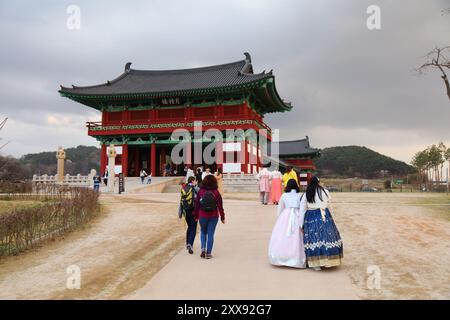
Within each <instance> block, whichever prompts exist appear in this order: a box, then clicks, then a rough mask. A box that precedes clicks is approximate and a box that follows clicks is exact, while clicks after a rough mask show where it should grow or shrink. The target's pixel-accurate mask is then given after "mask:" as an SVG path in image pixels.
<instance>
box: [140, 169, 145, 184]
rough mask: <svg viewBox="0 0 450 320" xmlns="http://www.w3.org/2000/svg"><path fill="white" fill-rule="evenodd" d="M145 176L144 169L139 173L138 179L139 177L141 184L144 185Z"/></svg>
mask: <svg viewBox="0 0 450 320" xmlns="http://www.w3.org/2000/svg"><path fill="white" fill-rule="evenodd" d="M146 176H147V172H145V170H144V169H142V170H141V172H140V173H139V177H141V184H144V180H145V177H146Z"/></svg>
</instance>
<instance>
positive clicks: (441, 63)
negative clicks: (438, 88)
mask: <svg viewBox="0 0 450 320" xmlns="http://www.w3.org/2000/svg"><path fill="white" fill-rule="evenodd" d="M446 53H450V46H446V47H442V48H438V47H436V48H434V49H433V50H432V51H430V52H429V53H428V54H426V55H425V56H424V58H426V59H427V60H428V61H427V62H426V63H424V64H422V65H421V66H420V67H419V68H417V71H418V72H419V73H423V72H424V71H425V70H426V69H438V70H439V71H440V72H441V78H442V80H443V81H444V84H445V89H446V91H447V97H448V99H449V100H450V83H449V80H448V77H447V73H446V69H449V70H450V60H449V59H448V58H447V56H446Z"/></svg>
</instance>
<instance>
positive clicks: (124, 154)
mask: <svg viewBox="0 0 450 320" xmlns="http://www.w3.org/2000/svg"><path fill="white" fill-rule="evenodd" d="M121 164H122V173H123V176H124V177H128V144H123V145H122V163H121Z"/></svg>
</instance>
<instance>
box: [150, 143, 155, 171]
mask: <svg viewBox="0 0 450 320" xmlns="http://www.w3.org/2000/svg"><path fill="white" fill-rule="evenodd" d="M150 171H151V172H152V175H153V176H155V175H156V143H154V142H153V143H152V144H151V145H150Z"/></svg>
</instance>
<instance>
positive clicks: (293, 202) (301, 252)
mask: <svg viewBox="0 0 450 320" xmlns="http://www.w3.org/2000/svg"><path fill="white" fill-rule="evenodd" d="M301 197H303V198H304V196H303V195H302V196H300V193H299V187H298V184H297V182H296V181H295V180H294V179H291V180H289V181H288V182H287V185H286V188H285V190H284V193H283V195H282V196H281V198H280V202H279V204H278V210H277V211H278V218H277V222H276V223H275V226H274V228H273V231H272V236H271V238H270V242H269V261H270V263H271V264H273V265H275V266H286V267H293V268H305V267H306V256H305V249H304V247H303V234H302V227H303V214H304V212H302V211H301V210H300V203H301Z"/></svg>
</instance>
